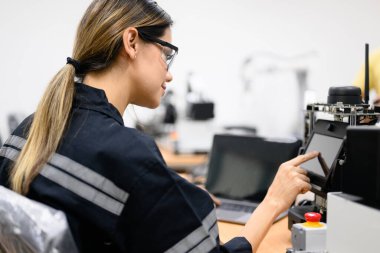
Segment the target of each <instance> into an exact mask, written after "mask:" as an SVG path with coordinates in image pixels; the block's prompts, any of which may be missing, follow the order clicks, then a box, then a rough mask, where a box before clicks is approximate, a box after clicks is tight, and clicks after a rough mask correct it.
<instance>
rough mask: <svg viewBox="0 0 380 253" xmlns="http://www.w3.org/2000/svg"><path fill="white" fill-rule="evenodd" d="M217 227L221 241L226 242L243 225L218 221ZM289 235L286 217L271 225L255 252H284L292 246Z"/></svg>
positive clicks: (238, 231)
mask: <svg viewBox="0 0 380 253" xmlns="http://www.w3.org/2000/svg"><path fill="white" fill-rule="evenodd" d="M218 227H219V237H220V240H221V242H227V241H229V240H230V239H232V238H233V237H236V236H238V235H239V234H240V231H241V229H242V227H243V226H242V225H238V224H232V223H227V222H221V221H219V222H218ZM290 236H291V233H290V231H289V230H288V218H287V217H286V218H283V219H281V220H279V221H277V222H276V223H274V224H273V225H272V227H271V228H270V229H269V231H268V234H267V235H266V237H265V238H264V240H263V241H262V242H261V244H260V247H259V248H258V250H257V252H256V253H285V252H286V249H287V248H290V247H291V246H292V242H291V238H290Z"/></svg>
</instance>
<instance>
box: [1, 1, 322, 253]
mask: <svg viewBox="0 0 380 253" xmlns="http://www.w3.org/2000/svg"><path fill="white" fill-rule="evenodd" d="M171 25H172V20H171V18H170V17H169V16H168V14H166V13H165V12H164V11H163V10H162V9H161V8H160V7H159V6H158V5H157V4H156V3H155V2H152V1H148V0H95V1H93V2H92V4H91V5H90V6H89V8H88V9H87V11H86V13H85V15H84V17H83V18H82V20H81V22H80V25H79V27H78V31H77V37H76V41H75V46H74V50H73V57H72V58H68V59H67V64H66V65H65V66H64V67H63V68H62V69H61V70H60V71H59V72H58V74H57V75H56V76H55V77H54V78H53V79H52V81H51V82H50V84H49V86H48V88H47V90H46V92H45V94H44V96H43V98H42V99H41V101H40V104H39V106H38V108H37V110H36V112H35V113H34V115H32V116H30V117H28V118H27V119H26V120H24V122H23V123H22V124H21V125H20V126H19V127H18V128H17V129H16V130H15V132H14V133H13V135H12V136H11V137H10V138H9V139H8V140H7V142H6V144H5V145H4V147H3V148H2V149H1V152H0V154H1V157H0V164H1V165H0V173H1V174H0V183H1V184H2V185H5V186H7V187H8V188H11V189H13V190H14V191H16V192H18V193H21V194H23V195H26V196H27V197H29V198H31V199H34V200H37V201H39V202H42V203H45V204H47V205H50V206H52V207H54V208H56V209H60V210H63V211H64V212H65V213H66V216H67V218H68V222H69V225H70V229H71V232H72V233H73V236H74V239H75V241H76V243H77V246H78V248H79V249H80V251H81V252H188V251H192V252H254V251H255V250H256V249H257V247H258V245H259V243H260V241H261V240H262V239H263V237H264V236H265V234H266V232H267V230H268V228H269V227H270V225H271V224H272V222H273V221H274V219H275V217H276V216H277V215H278V214H279V213H281V212H282V211H283V210H285V209H286V208H288V207H289V206H290V205H291V203H292V202H293V200H294V199H295V196H296V195H297V194H298V193H300V192H305V191H307V190H308V189H309V188H310V186H309V183H308V178H307V177H306V175H305V172H304V171H303V170H302V169H301V168H299V165H300V164H301V163H302V162H304V161H306V160H308V159H311V158H313V157H315V156H316V154H311V155H310V154H309V155H305V156H299V157H297V158H295V159H294V160H292V161H289V162H287V163H285V164H283V165H282V166H281V167H280V169H279V172H278V174H277V175H276V177H275V179H274V182H273V184H272V186H271V188H270V190H269V191H268V194H267V196H266V198H265V200H264V201H263V203H262V204H261V205H260V207H259V208H257V210H256V212H255V213H254V214H253V215H252V218H251V220H250V221H249V222H248V223H247V225H246V226H245V229H244V231H243V232H242V234H241V237H237V238H234V239H232V240H231V241H230V242H227V243H226V244H225V245H220V243H219V238H218V228H217V224H216V218H215V211H214V205H213V203H212V200H211V199H210V197H209V195H208V194H207V192H205V191H203V190H201V189H199V188H198V187H195V186H194V185H192V184H190V183H188V182H186V181H184V180H183V179H181V178H180V177H179V176H177V175H176V174H175V173H173V172H172V171H170V170H169V169H168V168H167V167H166V165H165V162H164V161H163V159H162V156H161V154H160V152H159V150H158V149H157V147H156V145H155V143H154V141H153V140H152V139H151V138H149V137H147V136H145V135H144V134H142V133H139V132H138V131H136V130H134V129H130V128H126V127H124V124H123V119H122V116H121V115H123V113H124V110H125V109H126V107H127V105H128V104H136V105H139V106H145V107H149V108H155V107H157V106H158V105H159V103H160V98H161V96H162V95H163V94H164V93H165V89H166V83H168V82H170V81H171V80H172V76H171V74H170V72H169V67H170V64H171V63H172V61H173V58H174V56H175V55H176V53H177V51H178V49H177V48H176V47H175V46H173V45H172V44H170V42H171V30H170V26H171ZM74 78H76V80H77V81H78V82H76V83H74Z"/></svg>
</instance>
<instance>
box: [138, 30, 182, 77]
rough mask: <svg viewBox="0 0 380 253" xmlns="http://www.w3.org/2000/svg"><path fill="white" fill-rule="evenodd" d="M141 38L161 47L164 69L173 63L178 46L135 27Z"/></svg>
mask: <svg viewBox="0 0 380 253" xmlns="http://www.w3.org/2000/svg"><path fill="white" fill-rule="evenodd" d="M137 31H138V32H139V36H140V37H141V39H143V40H146V41H151V42H155V43H157V44H159V45H160V46H161V47H162V59H163V60H164V61H165V62H166V66H167V67H166V69H167V70H169V68H170V65H171V64H172V63H173V60H174V58H175V56H176V55H177V54H178V47H176V46H174V45H172V44H170V43H169V42H166V41H163V40H160V39H157V38H155V37H153V36H151V35H149V34H147V33H145V32H143V31H141V29H137Z"/></svg>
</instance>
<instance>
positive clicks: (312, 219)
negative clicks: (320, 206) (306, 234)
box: [305, 212, 322, 222]
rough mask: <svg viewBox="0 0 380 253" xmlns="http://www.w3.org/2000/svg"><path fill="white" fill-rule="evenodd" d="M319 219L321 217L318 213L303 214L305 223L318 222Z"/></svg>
mask: <svg viewBox="0 0 380 253" xmlns="http://www.w3.org/2000/svg"><path fill="white" fill-rule="evenodd" d="M321 218H322V215H321V214H320V213H316V212H308V213H305V220H306V221H307V222H319V221H320V220H321Z"/></svg>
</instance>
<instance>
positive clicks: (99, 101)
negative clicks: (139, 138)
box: [73, 83, 124, 125]
mask: <svg viewBox="0 0 380 253" xmlns="http://www.w3.org/2000/svg"><path fill="white" fill-rule="evenodd" d="M73 107H74V108H84V109H88V110H92V111H97V112H100V113H104V114H106V115H108V116H110V117H111V118H113V119H115V120H116V121H117V122H119V123H120V124H121V125H124V121H123V117H122V116H121V115H120V113H119V111H118V110H117V109H116V108H115V106H113V105H112V104H111V103H109V102H108V99H107V96H106V93H105V92H104V90H101V89H97V88H94V87H91V86H88V85H86V84H83V83H75V97H74V104H73Z"/></svg>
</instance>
